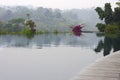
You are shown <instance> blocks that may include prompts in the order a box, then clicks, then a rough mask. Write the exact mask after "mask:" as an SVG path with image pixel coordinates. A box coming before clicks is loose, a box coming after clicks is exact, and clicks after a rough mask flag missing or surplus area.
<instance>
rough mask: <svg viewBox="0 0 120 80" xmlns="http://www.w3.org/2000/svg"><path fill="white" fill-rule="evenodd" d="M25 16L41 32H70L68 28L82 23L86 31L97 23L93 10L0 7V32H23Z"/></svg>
mask: <svg viewBox="0 0 120 80" xmlns="http://www.w3.org/2000/svg"><path fill="white" fill-rule="evenodd" d="M27 14H30V19H32V20H33V21H34V22H35V24H36V26H37V27H36V28H37V30H42V31H70V26H72V25H78V24H82V23H84V24H86V25H87V26H86V27H85V28H86V29H88V30H90V29H91V30H93V29H94V28H95V27H94V25H95V24H96V23H97V22H99V19H98V18H97V17H98V15H97V14H96V13H95V11H94V9H72V10H60V9H51V8H43V7H38V8H28V7H24V6H16V7H0V31H3V32H4V31H8V32H9V31H10V32H11V31H12V32H18V31H21V30H24V29H25V25H24V21H25V20H26V19H27ZM91 19H92V20H91Z"/></svg>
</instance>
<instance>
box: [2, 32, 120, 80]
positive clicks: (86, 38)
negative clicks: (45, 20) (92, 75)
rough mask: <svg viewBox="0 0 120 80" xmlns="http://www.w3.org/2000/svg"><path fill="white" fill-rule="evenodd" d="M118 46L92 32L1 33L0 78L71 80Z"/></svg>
mask: <svg viewBox="0 0 120 80" xmlns="http://www.w3.org/2000/svg"><path fill="white" fill-rule="evenodd" d="M119 45H120V39H119V38H115V39H111V38H107V37H97V36H96V34H94V33H82V35H80V36H75V35H73V34H57V35H54V34H42V35H34V36H29V37H26V36H23V35H1V36H0V65H1V67H0V80H70V79H72V78H73V77H74V76H76V75H77V74H78V73H79V72H80V71H82V70H83V69H84V68H85V67H87V66H88V65H90V64H91V63H93V62H94V61H95V60H97V59H99V58H101V57H103V56H105V55H108V54H109V53H111V52H112V51H117V50H119V48H120V46H119Z"/></svg>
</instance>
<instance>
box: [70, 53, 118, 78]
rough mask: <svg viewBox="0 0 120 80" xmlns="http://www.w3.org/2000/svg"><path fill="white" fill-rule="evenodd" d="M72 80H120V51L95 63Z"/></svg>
mask: <svg viewBox="0 0 120 80" xmlns="http://www.w3.org/2000/svg"><path fill="white" fill-rule="evenodd" d="M72 80H120V51H118V52H115V53H112V54H110V55H108V56H105V57H104V58H101V59H99V60H97V61H95V62H94V63H93V64H91V65H90V66H89V67H87V68H86V69H85V70H84V71H82V72H81V73H80V74H79V75H78V76H76V77H74V78H73V79H72Z"/></svg>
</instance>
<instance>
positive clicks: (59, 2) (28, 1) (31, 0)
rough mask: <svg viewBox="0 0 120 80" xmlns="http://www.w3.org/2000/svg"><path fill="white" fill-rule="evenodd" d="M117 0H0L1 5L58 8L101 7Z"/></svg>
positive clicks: (113, 4)
mask: <svg viewBox="0 0 120 80" xmlns="http://www.w3.org/2000/svg"><path fill="white" fill-rule="evenodd" d="M117 1H118V0H0V5H1V6H16V5H17V6H21V5H23V6H33V7H46V8H59V9H72V8H77V9H81V8H91V7H96V6H100V7H103V6H104V4H105V3H106V2H110V3H111V4H112V6H115V2H117Z"/></svg>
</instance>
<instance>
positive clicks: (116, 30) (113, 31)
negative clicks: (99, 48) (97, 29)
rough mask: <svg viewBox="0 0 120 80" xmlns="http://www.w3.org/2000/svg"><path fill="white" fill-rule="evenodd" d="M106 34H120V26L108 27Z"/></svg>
mask: <svg viewBox="0 0 120 80" xmlns="http://www.w3.org/2000/svg"><path fill="white" fill-rule="evenodd" d="M105 32H106V33H110V34H118V33H119V32H120V29H119V26H117V25H114V24H112V25H106V27H105Z"/></svg>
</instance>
